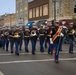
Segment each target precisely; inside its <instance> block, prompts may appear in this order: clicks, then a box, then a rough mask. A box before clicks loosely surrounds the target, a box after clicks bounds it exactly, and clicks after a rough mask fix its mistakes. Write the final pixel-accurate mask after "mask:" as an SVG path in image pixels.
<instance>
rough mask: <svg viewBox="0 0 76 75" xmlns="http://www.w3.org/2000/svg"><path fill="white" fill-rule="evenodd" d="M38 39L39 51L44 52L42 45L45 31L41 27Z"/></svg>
mask: <svg viewBox="0 0 76 75" xmlns="http://www.w3.org/2000/svg"><path fill="white" fill-rule="evenodd" d="M39 39H40V51H41V52H44V47H43V44H44V40H45V29H44V28H43V25H41V26H40V30H39Z"/></svg>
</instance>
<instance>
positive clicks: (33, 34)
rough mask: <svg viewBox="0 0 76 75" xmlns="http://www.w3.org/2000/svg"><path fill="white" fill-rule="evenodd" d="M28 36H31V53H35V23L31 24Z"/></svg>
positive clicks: (36, 33) (36, 34) (36, 32)
mask: <svg viewBox="0 0 76 75" xmlns="http://www.w3.org/2000/svg"><path fill="white" fill-rule="evenodd" d="M30 38H31V43H32V54H33V55H35V51H36V42H37V38H38V30H37V26H36V25H33V26H32V28H31V30H30Z"/></svg>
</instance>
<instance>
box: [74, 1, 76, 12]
mask: <svg viewBox="0 0 76 75" xmlns="http://www.w3.org/2000/svg"><path fill="white" fill-rule="evenodd" d="M74 13H76V2H75V3H74Z"/></svg>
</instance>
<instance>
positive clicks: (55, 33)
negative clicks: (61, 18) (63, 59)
mask: <svg viewBox="0 0 76 75" xmlns="http://www.w3.org/2000/svg"><path fill="white" fill-rule="evenodd" d="M61 31H62V27H61V26H59V22H58V21H56V22H55V26H54V29H53V31H52V32H53V37H52V41H53V44H54V46H53V47H54V49H55V62H56V63H59V43H60V36H59V35H60V33H61Z"/></svg>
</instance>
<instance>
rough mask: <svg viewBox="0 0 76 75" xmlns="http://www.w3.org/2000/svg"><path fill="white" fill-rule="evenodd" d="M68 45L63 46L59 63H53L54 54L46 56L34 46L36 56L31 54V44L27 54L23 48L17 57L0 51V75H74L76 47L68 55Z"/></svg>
mask: <svg viewBox="0 0 76 75" xmlns="http://www.w3.org/2000/svg"><path fill="white" fill-rule="evenodd" d="M68 49H69V45H68V44H64V45H63V50H62V52H60V56H59V63H58V64H56V63H55V62H54V54H53V55H48V53H47V50H48V49H45V52H44V53H41V52H40V51H39V50H40V49H39V43H37V46H36V54H35V55H32V54H31V43H30V44H29V50H30V52H29V53H25V51H24V46H23V47H22V51H21V52H20V55H19V56H16V55H15V54H11V53H10V48H9V51H8V52H6V51H5V50H3V49H0V75H76V46H75V47H74V54H69V53H68Z"/></svg>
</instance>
